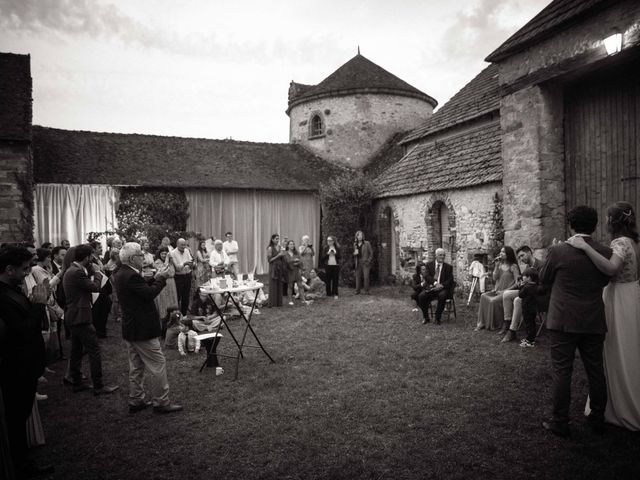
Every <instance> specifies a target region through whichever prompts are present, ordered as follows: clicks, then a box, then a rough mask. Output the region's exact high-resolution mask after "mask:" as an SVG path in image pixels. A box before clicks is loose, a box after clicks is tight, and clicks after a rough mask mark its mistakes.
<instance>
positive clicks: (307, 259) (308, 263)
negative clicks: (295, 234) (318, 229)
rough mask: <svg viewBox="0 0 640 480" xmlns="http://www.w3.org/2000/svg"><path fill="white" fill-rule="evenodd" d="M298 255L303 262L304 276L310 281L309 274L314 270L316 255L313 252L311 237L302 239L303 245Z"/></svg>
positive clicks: (305, 236) (307, 236)
mask: <svg viewBox="0 0 640 480" xmlns="http://www.w3.org/2000/svg"><path fill="white" fill-rule="evenodd" d="M298 254H300V259H301V260H302V276H303V277H304V278H306V279H309V273H310V272H311V269H312V268H313V256H314V255H315V254H316V252H314V251H313V245H311V243H310V240H309V235H304V236H303V237H302V244H301V245H300V248H298Z"/></svg>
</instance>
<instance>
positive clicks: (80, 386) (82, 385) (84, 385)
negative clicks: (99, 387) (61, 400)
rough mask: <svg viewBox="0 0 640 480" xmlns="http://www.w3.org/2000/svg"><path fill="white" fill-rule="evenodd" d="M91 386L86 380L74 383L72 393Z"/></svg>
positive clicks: (82, 390) (89, 388)
mask: <svg viewBox="0 0 640 480" xmlns="http://www.w3.org/2000/svg"><path fill="white" fill-rule="evenodd" d="M92 388H93V385H91V384H90V383H87V382H82V383H74V384H73V393H78V392H84V391H85V390H91V389H92Z"/></svg>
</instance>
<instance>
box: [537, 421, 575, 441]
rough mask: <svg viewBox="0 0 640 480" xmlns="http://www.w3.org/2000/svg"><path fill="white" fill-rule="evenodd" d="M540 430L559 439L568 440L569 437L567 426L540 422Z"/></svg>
mask: <svg viewBox="0 0 640 480" xmlns="http://www.w3.org/2000/svg"><path fill="white" fill-rule="evenodd" d="M542 428H544V429H545V430H547V431H549V432H551V433H553V434H554V435H557V436H559V437H563V438H568V437H570V436H571V430H569V425H561V424H559V423H556V422H542Z"/></svg>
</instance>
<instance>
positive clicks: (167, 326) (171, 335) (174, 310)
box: [163, 306, 182, 348]
mask: <svg viewBox="0 0 640 480" xmlns="http://www.w3.org/2000/svg"><path fill="white" fill-rule="evenodd" d="M181 321H182V314H181V313H180V309H179V308H178V307H176V306H174V307H169V308H167V315H166V317H165V319H164V321H163V330H164V348H176V345H177V343H178V335H180V322H181Z"/></svg>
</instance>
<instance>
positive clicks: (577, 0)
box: [486, 0, 619, 62]
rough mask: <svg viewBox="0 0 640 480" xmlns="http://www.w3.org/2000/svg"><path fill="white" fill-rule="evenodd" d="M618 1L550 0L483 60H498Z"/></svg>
mask: <svg viewBox="0 0 640 480" xmlns="http://www.w3.org/2000/svg"><path fill="white" fill-rule="evenodd" d="M618 1H619V0H617V1H616V0H554V1H553V2H551V3H550V4H549V5H547V6H546V7H545V8H543V9H542V10H541V11H540V13H538V14H537V15H536V16H535V17H533V19H531V20H530V21H529V23H527V24H526V25H525V26H524V27H522V28H521V29H520V30H518V31H517V32H516V33H514V34H513V35H512V36H511V37H509V38H508V39H507V41H506V42H504V43H503V44H502V45H500V46H499V47H498V48H497V49H496V50H494V51H493V52H492V53H491V54H490V55H489V56H488V57H487V58H486V60H487V62H500V61H501V60H504V59H506V58H508V57H510V56H511V55H513V54H515V53H518V52H519V51H521V50H524V49H525V48H528V47H530V46H532V45H535V44H536V43H539V42H540V41H541V40H543V39H545V38H547V37H550V36H552V35H553V34H555V33H556V32H557V31H559V30H562V29H564V28H567V27H568V26H570V25H571V24H573V23H576V22H578V21H580V20H582V19H583V18H585V17H587V16H589V15H592V14H594V13H596V12H598V11H601V10H604V9H605V8H606V7H608V6H610V5H613V4H614V3H618Z"/></svg>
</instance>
